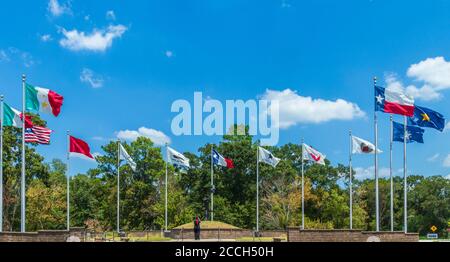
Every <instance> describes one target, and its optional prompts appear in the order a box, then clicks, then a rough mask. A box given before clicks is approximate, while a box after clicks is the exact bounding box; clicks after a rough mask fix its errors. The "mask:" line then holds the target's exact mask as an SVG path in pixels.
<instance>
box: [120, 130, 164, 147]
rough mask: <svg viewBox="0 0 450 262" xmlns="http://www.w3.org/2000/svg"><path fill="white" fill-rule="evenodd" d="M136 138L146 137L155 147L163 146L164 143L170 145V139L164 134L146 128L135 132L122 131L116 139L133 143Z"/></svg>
mask: <svg viewBox="0 0 450 262" xmlns="http://www.w3.org/2000/svg"><path fill="white" fill-rule="evenodd" d="M138 137H147V138H150V139H151V140H152V141H153V143H154V144H155V145H157V146H163V145H165V144H166V143H167V144H170V141H171V140H170V137H168V136H167V135H166V134H164V133H163V132H161V131H158V130H155V129H151V128H147V127H141V128H139V129H138V130H137V131H136V130H122V131H119V132H118V133H117V138H119V139H123V140H129V141H134V140H136V139H137V138H138Z"/></svg>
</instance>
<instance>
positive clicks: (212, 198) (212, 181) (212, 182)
mask: <svg viewBox="0 0 450 262" xmlns="http://www.w3.org/2000/svg"><path fill="white" fill-rule="evenodd" d="M213 150H214V145H211V221H214V159H213Z"/></svg>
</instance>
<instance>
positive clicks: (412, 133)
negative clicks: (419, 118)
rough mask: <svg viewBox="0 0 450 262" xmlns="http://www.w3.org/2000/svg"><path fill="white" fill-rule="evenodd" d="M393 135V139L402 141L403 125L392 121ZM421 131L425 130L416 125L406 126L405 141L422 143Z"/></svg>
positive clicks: (403, 135) (403, 134)
mask: <svg viewBox="0 0 450 262" xmlns="http://www.w3.org/2000/svg"><path fill="white" fill-rule="evenodd" d="M393 128H394V130H393V131H394V137H393V141H395V142H401V143H403V142H404V141H403V138H404V137H405V125H403V124H400V123H397V122H394V125H393ZM423 133H425V130H424V129H422V128H420V127H417V126H406V143H413V142H417V143H420V144H423Z"/></svg>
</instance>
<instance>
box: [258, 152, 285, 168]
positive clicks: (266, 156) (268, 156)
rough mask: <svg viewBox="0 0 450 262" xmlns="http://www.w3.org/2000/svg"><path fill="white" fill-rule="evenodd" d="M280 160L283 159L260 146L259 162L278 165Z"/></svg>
mask: <svg viewBox="0 0 450 262" xmlns="http://www.w3.org/2000/svg"><path fill="white" fill-rule="evenodd" d="M280 160H281V159H279V158H276V157H275V156H274V155H273V154H272V153H270V152H269V151H267V150H266V149H264V148H262V147H259V162H263V163H266V164H269V165H271V166H273V167H276V166H277V165H278V163H280Z"/></svg>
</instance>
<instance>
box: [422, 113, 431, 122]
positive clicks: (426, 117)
mask: <svg viewBox="0 0 450 262" xmlns="http://www.w3.org/2000/svg"><path fill="white" fill-rule="evenodd" d="M421 115H422V121H426V122H430V121H431V119H430V117H429V116H428V115H427V114H426V113H423V114H421Z"/></svg>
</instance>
